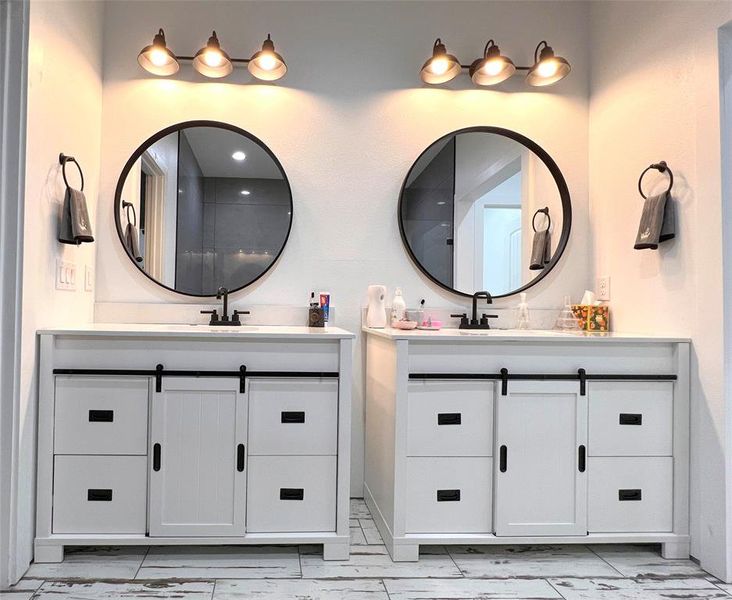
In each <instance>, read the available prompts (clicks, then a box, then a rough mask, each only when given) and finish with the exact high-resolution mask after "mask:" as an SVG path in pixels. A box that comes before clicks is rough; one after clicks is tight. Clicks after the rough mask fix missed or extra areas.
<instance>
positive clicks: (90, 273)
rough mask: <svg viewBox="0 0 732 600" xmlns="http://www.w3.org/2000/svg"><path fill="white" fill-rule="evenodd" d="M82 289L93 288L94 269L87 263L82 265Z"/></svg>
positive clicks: (88, 290)
mask: <svg viewBox="0 0 732 600" xmlns="http://www.w3.org/2000/svg"><path fill="white" fill-rule="evenodd" d="M84 290H86V291H87V292H91V291H92V290H94V269H92V268H91V267H90V266H89V265H85V266H84Z"/></svg>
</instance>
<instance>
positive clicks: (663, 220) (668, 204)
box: [633, 192, 676, 250]
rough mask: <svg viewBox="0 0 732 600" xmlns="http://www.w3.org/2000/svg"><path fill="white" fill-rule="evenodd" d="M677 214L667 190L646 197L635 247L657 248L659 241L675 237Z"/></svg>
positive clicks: (639, 248) (637, 248)
mask: <svg viewBox="0 0 732 600" xmlns="http://www.w3.org/2000/svg"><path fill="white" fill-rule="evenodd" d="M675 216H676V215H675V210H674V205H673V202H672V201H670V198H669V196H668V193H667V192H663V193H662V194H659V195H658V196H649V197H648V198H646V201H645V202H644V203H643V212H642V213H641V220H640V225H639V226H638V235H637V236H636V239H635V245H634V246H633V248H635V249H636V250H645V249H650V250H657V249H658V244H659V243H661V242H665V241H666V240H670V239H673V238H674V237H675V236H676V222H675Z"/></svg>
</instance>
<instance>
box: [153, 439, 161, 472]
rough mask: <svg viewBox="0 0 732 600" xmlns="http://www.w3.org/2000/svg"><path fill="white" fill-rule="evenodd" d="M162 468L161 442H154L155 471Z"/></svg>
mask: <svg viewBox="0 0 732 600" xmlns="http://www.w3.org/2000/svg"><path fill="white" fill-rule="evenodd" d="M159 470H160V444H153V471H159Z"/></svg>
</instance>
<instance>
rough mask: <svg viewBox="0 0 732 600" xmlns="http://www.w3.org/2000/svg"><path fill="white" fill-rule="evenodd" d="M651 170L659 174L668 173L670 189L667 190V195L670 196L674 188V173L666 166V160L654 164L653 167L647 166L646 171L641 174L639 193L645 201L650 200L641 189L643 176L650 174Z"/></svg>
mask: <svg viewBox="0 0 732 600" xmlns="http://www.w3.org/2000/svg"><path fill="white" fill-rule="evenodd" d="M651 169H655V170H656V171H658V172H659V173H668V178H669V181H668V189H667V190H666V193H667V194H668V193H669V192H670V191H671V188H672V187H674V174H673V171H671V168H670V167H669V166H668V165H667V164H666V161H665V160H662V161H661V162H658V163H653V164H652V165H649V166H647V167H646V168H645V169H644V171H643V172H642V173H641V175H640V177H639V178H638V191H639V192H640V195H641V196H643V199H644V200H645V199H646V198H648V196H646V195H645V194H644V193H643V188H642V187H641V182H642V181H643V176H644V175H645V174H646V173H648V171H650V170H651Z"/></svg>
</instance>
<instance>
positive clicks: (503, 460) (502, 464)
mask: <svg viewBox="0 0 732 600" xmlns="http://www.w3.org/2000/svg"><path fill="white" fill-rule="evenodd" d="M498 468H499V469H500V471H501V473H505V472H506V469H507V468H508V448H506V446H501V447H500V449H499V451H498Z"/></svg>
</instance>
